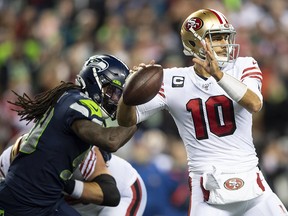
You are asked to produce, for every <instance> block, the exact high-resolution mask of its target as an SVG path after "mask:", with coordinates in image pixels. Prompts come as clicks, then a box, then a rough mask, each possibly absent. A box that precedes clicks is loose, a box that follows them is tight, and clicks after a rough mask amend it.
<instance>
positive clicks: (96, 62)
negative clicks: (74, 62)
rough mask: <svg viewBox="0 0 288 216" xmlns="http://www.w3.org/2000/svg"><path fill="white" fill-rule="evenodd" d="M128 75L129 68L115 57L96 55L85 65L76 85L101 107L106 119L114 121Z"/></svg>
mask: <svg viewBox="0 0 288 216" xmlns="http://www.w3.org/2000/svg"><path fill="white" fill-rule="evenodd" d="M128 75H129V68H128V66H127V65H126V64H125V63H123V62H122V61H121V60H120V59H118V58H116V57H115V56H112V55H94V56H91V57H90V58H89V59H88V60H87V61H86V62H85V63H84V65H83V68H82V70H81V71H80V73H79V74H78V75H77V78H76V83H77V84H78V85H80V86H81V87H82V89H83V91H84V92H85V94H86V95H88V96H89V97H90V98H91V99H92V100H94V101H95V102H96V103H97V104H98V105H99V106H100V108H101V110H102V114H103V117H104V118H108V117H110V118H111V119H112V120H114V119H115V118H116V110H117V105H118V101H119V99H120V97H121V95H122V92H123V86H124V83H125V80H126V78H127V76H128Z"/></svg>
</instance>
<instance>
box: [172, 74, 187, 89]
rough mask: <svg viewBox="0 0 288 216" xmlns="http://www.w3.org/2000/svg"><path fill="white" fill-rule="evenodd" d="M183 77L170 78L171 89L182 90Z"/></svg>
mask: <svg viewBox="0 0 288 216" xmlns="http://www.w3.org/2000/svg"><path fill="white" fill-rule="evenodd" d="M184 81H185V77H183V76H173V77H172V87H173V88H182V87H184Z"/></svg>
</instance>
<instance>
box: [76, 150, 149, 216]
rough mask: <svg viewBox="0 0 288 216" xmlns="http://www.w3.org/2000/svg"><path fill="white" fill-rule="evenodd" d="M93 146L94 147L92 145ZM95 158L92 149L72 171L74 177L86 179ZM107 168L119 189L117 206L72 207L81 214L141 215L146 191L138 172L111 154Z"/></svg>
mask: <svg viewBox="0 0 288 216" xmlns="http://www.w3.org/2000/svg"><path fill="white" fill-rule="evenodd" d="M93 148H95V147H93ZM96 163H97V158H96V156H95V154H94V151H93V150H90V152H89V154H88V155H87V157H86V158H85V160H84V161H83V163H82V164H81V165H80V166H79V169H76V171H75V172H74V178H75V179H80V180H81V179H83V180H84V179H87V178H89V176H90V175H91V174H92V173H93V171H94V169H95V164H96ZM108 169H109V171H110V172H111V174H112V176H113V177H114V178H115V180H116V183H117V187H118V189H119V191H120V195H121V200H120V203H119V205H118V206H116V207H108V206H99V205H95V204H85V205H83V204H76V205H73V207H74V208H75V209H76V210H77V211H78V212H79V213H80V214H81V215H82V216H90V215H99V216H112V215H119V216H130V215H131V216H132V215H133V216H142V215H143V212H144V210H145V206H146V201H147V192H146V187H145V185H144V182H143V180H142V178H141V177H140V175H139V174H138V172H137V171H136V170H135V169H134V168H133V167H132V166H131V164H129V163H128V162H127V161H125V160H124V159H122V158H120V157H118V156H116V155H114V154H112V157H111V160H110V161H108Z"/></svg>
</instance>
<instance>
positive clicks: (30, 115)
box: [8, 81, 81, 124]
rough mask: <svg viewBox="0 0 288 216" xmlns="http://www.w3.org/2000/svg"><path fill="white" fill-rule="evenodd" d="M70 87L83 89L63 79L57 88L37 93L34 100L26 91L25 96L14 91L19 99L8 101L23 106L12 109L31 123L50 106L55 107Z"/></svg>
mask: <svg viewBox="0 0 288 216" xmlns="http://www.w3.org/2000/svg"><path fill="white" fill-rule="evenodd" d="M69 89H81V87H80V86H78V85H76V84H74V83H72V82H64V81H61V84H60V85H58V86H56V87H55V88H53V89H51V90H48V91H46V92H43V93H40V94H38V95H36V96H35V99H34V100H32V99H31V98H30V97H29V96H28V95H27V94H26V93H24V94H23V96H20V95H19V94H17V93H16V92H14V91H13V93H14V94H15V95H16V96H17V101H15V102H11V101H8V103H10V104H13V105H15V106H18V107H20V108H22V109H12V110H13V111H16V112H17V113H18V115H19V116H21V118H20V121H22V120H27V121H28V123H27V124H29V122H31V121H32V120H33V122H36V121H37V120H39V119H41V118H42V117H43V115H44V114H45V112H46V111H47V110H48V109H49V108H51V107H53V106H54V105H55V104H56V102H57V100H58V99H59V97H60V96H61V95H62V94H63V93H64V92H65V91H67V90H69Z"/></svg>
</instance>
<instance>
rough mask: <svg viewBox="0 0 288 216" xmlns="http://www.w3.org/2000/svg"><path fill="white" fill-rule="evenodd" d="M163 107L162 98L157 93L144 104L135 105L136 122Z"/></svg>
mask: <svg viewBox="0 0 288 216" xmlns="http://www.w3.org/2000/svg"><path fill="white" fill-rule="evenodd" d="M163 109H165V102H164V100H163V98H162V97H161V96H159V95H156V96H155V97H154V98H153V99H152V100H150V101H149V102H147V103H145V104H142V105H138V106H137V107H136V111H137V113H136V114H137V124H138V123H140V122H143V121H145V120H146V119H148V118H149V117H150V116H152V115H154V114H155V113H157V112H158V111H161V110H163Z"/></svg>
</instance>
